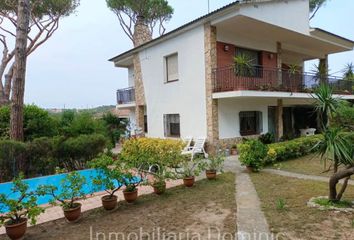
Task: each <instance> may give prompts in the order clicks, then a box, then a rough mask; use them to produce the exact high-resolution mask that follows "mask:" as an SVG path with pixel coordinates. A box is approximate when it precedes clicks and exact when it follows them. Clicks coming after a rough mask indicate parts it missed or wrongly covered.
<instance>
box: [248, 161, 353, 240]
mask: <svg viewBox="0 0 354 240" xmlns="http://www.w3.org/2000/svg"><path fill="white" fill-rule="evenodd" d="M300 162H301V161H300ZM251 178H252V181H253V183H254V185H255V187H256V190H257V192H258V195H259V198H260V200H261V203H262V209H263V211H264V213H265V215H266V218H267V220H268V223H269V225H270V228H271V231H272V232H274V233H282V235H280V236H282V237H280V238H279V239H306V240H307V239H321V240H322V239H331V240H333V239H338V240H339V239H354V213H336V212H333V211H320V210H318V209H315V208H309V207H307V205H306V203H307V201H308V200H309V199H310V198H312V197H315V196H326V195H327V193H328V192H327V189H328V187H327V184H326V183H322V182H315V181H306V180H300V179H295V178H288V177H283V176H278V175H273V174H268V173H264V172H263V173H262V172H260V173H258V174H257V173H255V174H251ZM344 199H345V200H350V201H353V200H354V187H353V186H349V187H348V189H347V192H346V194H345V195H344ZM279 203H282V204H284V205H285V206H284V208H280V207H281V204H279Z"/></svg>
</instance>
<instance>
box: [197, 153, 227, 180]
mask: <svg viewBox="0 0 354 240" xmlns="http://www.w3.org/2000/svg"><path fill="white" fill-rule="evenodd" d="M224 161H225V157H224V155H223V154H220V153H219V154H215V155H211V156H210V157H209V158H208V159H207V160H206V161H205V162H203V163H201V164H200V168H201V169H204V170H205V175H206V177H207V179H209V180H213V179H216V174H217V172H222V171H223V167H224Z"/></svg>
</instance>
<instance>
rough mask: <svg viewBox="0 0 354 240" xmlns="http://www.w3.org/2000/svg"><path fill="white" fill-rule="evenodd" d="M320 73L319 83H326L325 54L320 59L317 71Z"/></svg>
mask: <svg viewBox="0 0 354 240" xmlns="http://www.w3.org/2000/svg"><path fill="white" fill-rule="evenodd" d="M318 70H319V71H320V73H319V75H320V79H319V80H320V83H323V84H326V83H328V71H329V70H328V55H327V54H326V55H325V57H324V58H321V59H320V63H319V69H318Z"/></svg>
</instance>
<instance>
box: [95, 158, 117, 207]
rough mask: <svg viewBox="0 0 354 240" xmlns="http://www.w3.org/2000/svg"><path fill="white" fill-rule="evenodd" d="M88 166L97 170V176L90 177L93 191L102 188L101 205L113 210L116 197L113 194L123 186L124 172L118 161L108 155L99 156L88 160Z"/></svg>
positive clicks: (115, 204) (115, 205)
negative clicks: (104, 193) (103, 192)
mask: <svg viewBox="0 0 354 240" xmlns="http://www.w3.org/2000/svg"><path fill="white" fill-rule="evenodd" d="M90 167H92V168H95V169H96V170H97V172H98V174H97V176H96V177H94V178H93V179H92V182H93V184H94V186H96V187H95V191H101V190H104V191H105V192H106V193H107V195H104V196H103V197H102V198H101V200H102V206H103V208H104V209H105V210H113V209H115V208H116V207H117V204H118V197H117V196H116V195H115V193H116V192H117V191H119V190H120V189H121V188H122V187H123V177H124V174H123V172H122V169H121V167H120V165H118V162H117V161H115V160H114V159H113V158H112V157H110V156H108V155H105V154H104V155H101V156H100V157H98V158H96V159H94V160H92V161H91V162H90Z"/></svg>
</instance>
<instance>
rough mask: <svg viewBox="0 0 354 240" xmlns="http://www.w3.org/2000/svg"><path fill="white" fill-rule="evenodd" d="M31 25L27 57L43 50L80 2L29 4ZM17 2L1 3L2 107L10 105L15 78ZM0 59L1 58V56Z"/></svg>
mask: <svg viewBox="0 0 354 240" xmlns="http://www.w3.org/2000/svg"><path fill="white" fill-rule="evenodd" d="M29 3H30V6H31V7H30V23H29V27H28V36H27V41H28V44H27V48H26V55H27V56H29V55H30V54H31V53H33V52H34V51H35V50H37V49H38V48H39V47H40V46H42V45H43V44H44V43H45V42H46V41H47V40H48V39H49V38H50V37H52V35H53V34H54V32H55V31H56V30H57V29H58V27H59V22H60V19H61V18H63V17H65V16H69V15H70V14H72V13H73V12H74V11H75V9H76V8H77V6H78V5H79V3H80V0H45V1H42V0H29ZM17 9H18V1H17V0H1V1H0V50H1V49H2V57H1V59H0V105H1V104H5V103H8V102H9V100H10V99H9V98H10V93H11V89H12V82H13V79H14V75H15V72H16V71H15V70H16V69H15V64H14V63H15V61H14V60H15V59H14V58H15V44H14V43H15V38H16V29H17V27H18V16H17V12H18V10H17ZM0 56H1V55H0Z"/></svg>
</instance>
